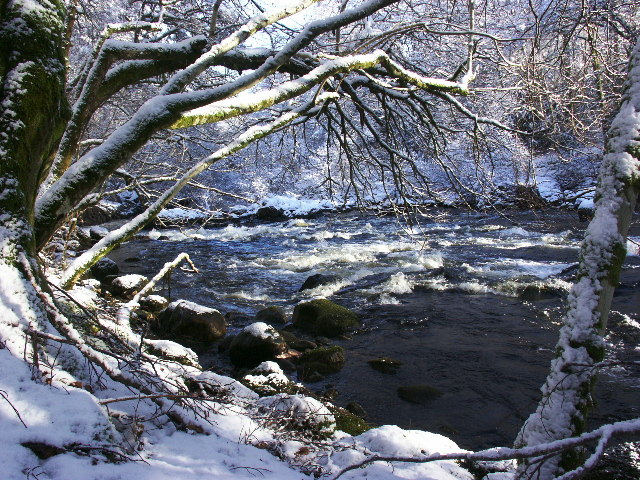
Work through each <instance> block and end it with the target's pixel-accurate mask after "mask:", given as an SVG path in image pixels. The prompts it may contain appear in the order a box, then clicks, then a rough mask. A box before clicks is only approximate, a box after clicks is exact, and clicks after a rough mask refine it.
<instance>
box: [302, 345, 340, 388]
mask: <svg viewBox="0 0 640 480" xmlns="http://www.w3.org/2000/svg"><path fill="white" fill-rule="evenodd" d="M344 361H345V358H344V349H343V348H342V347H339V346H337V345H332V346H330V347H319V348H314V349H313V350H307V351H306V352H304V353H303V354H302V356H301V357H300V374H301V377H302V379H303V380H306V381H312V379H314V378H318V379H320V377H319V376H318V374H319V375H320V376H322V375H327V374H329V373H335V372H338V371H339V370H340V369H341V368H342V367H343V366H344Z"/></svg>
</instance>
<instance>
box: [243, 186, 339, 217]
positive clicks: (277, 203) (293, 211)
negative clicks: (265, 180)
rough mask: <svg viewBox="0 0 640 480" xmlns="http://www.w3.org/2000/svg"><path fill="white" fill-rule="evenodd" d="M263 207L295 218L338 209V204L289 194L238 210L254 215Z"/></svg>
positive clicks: (269, 198)
mask: <svg viewBox="0 0 640 480" xmlns="http://www.w3.org/2000/svg"><path fill="white" fill-rule="evenodd" d="M262 207H274V208H277V209H280V210H283V211H284V212H285V214H286V215H287V216H289V217H295V216H301V215H309V214H310V213H313V212H318V211H321V210H333V209H335V208H336V204H334V203H333V202H331V201H329V200H317V199H307V198H301V197H300V196H299V195H297V194H295V193H290V192H289V193H286V194H284V195H269V196H267V197H265V198H263V199H262V201H261V202H260V204H253V205H251V206H249V207H247V208H246V209H245V207H238V208H239V209H241V210H244V211H245V213H244V214H245V215H252V214H255V213H256V212H257V211H258V209H259V208H262Z"/></svg>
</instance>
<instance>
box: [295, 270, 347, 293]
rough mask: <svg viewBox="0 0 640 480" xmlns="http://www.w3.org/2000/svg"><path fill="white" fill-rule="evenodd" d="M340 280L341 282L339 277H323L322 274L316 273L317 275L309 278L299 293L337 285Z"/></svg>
mask: <svg viewBox="0 0 640 480" xmlns="http://www.w3.org/2000/svg"><path fill="white" fill-rule="evenodd" d="M338 280H340V277H337V276H336V275H323V274H322V273H316V274H315V275H311V276H310V277H309V278H307V279H306V280H305V281H304V283H303V284H302V286H301V287H300V290H298V291H299V292H303V291H305V290H311V289H312V288H316V287H319V286H321V285H328V284H330V283H335V282H336V281H338Z"/></svg>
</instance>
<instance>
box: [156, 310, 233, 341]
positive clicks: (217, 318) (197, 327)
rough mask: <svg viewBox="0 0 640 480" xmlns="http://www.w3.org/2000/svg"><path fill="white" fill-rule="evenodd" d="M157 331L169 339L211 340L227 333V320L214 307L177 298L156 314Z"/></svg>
mask: <svg viewBox="0 0 640 480" xmlns="http://www.w3.org/2000/svg"><path fill="white" fill-rule="evenodd" d="M157 333H158V335H160V336H162V337H164V338H169V339H176V338H182V339H189V340H194V341H197V342H212V341H214V340H216V339H218V338H220V337H222V336H224V334H225V333H227V322H226V321H225V319H224V316H223V315H222V314H221V313H220V312H219V311H218V310H216V309H214V308H208V307H204V306H202V305H198V304H197V303H194V302H189V301H187V300H177V301H175V302H172V303H170V304H169V306H168V307H167V308H165V309H164V310H163V311H162V312H160V314H159V315H158V323H157Z"/></svg>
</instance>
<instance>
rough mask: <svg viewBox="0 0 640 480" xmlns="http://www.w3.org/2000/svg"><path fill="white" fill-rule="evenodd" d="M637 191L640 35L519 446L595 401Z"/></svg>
mask: <svg viewBox="0 0 640 480" xmlns="http://www.w3.org/2000/svg"><path fill="white" fill-rule="evenodd" d="M639 193H640V40H639V41H638V43H637V44H636V46H635V48H634V49H633V52H632V54H631V60H630V68H629V76H628V79H627V83H626V84H625V91H624V95H623V98H622V105H621V107H620V111H619V113H618V114H617V115H616V117H615V119H614V121H613V123H612V125H611V129H610V130H609V132H608V135H607V141H606V147H605V155H604V158H603V162H602V167H601V170H600V176H599V180H598V188H597V190H596V209H595V215H594V218H593V220H592V221H591V223H590V224H589V226H588V227H587V231H586V234H585V239H584V241H583V243H582V247H581V252H580V264H579V272H578V280H577V283H576V284H575V285H574V286H573V288H572V290H571V292H570V294H569V298H568V300H569V306H568V308H569V310H568V313H567V315H566V318H565V322H564V326H563V327H562V329H561V330H560V339H559V341H558V344H557V347H556V351H557V354H556V357H555V358H554V360H553V361H552V363H551V372H550V373H549V376H548V377H547V380H546V382H545V384H544V385H543V387H542V400H541V401H540V403H539V405H538V407H537V410H536V412H535V413H534V414H532V415H531V416H530V417H529V419H528V420H527V421H526V422H525V424H524V426H523V427H522V430H521V431H520V433H519V434H518V438H517V439H516V445H517V446H535V445H539V444H542V443H547V442H550V441H553V440H558V439H561V438H566V437H570V436H573V435H578V434H580V433H582V432H583V430H584V426H585V422H586V417H587V413H588V410H589V408H590V407H591V403H592V402H591V389H592V386H593V383H594V381H595V374H594V369H593V368H591V366H593V365H594V364H596V363H598V362H600V361H602V359H603V357H604V353H605V343H604V339H603V336H604V333H605V329H606V325H607V318H608V316H609V309H610V307H611V299H612V297H613V292H614V289H615V287H616V285H617V283H618V280H619V277H620V268H621V266H622V263H623V262H624V259H625V256H626V237H627V233H628V231H629V225H630V223H631V219H632V216H633V211H634V208H635V204H636V200H637V198H638V194H639ZM582 459H583V456H582V454H581V452H580V451H575V450H573V451H569V452H566V453H565V454H563V455H557V456H554V457H551V458H541V457H537V458H531V459H529V460H527V461H526V462H523V463H522V464H521V465H520V467H519V468H518V473H517V475H516V478H517V479H529V478H532V479H537V480H549V479H553V478H555V477H556V476H558V475H561V474H562V473H563V472H565V471H568V470H572V469H573V468H575V467H576V466H578V465H579V464H580V463H581V461H582Z"/></svg>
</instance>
